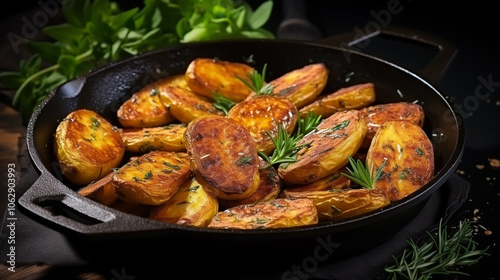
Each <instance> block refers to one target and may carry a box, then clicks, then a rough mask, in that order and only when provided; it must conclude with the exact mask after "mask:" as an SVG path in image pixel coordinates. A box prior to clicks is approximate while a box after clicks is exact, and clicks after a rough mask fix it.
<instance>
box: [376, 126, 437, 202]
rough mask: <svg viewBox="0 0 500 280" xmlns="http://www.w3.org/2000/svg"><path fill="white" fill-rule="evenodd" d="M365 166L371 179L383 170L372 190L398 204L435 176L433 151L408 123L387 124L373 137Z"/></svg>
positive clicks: (418, 130) (417, 131) (428, 142)
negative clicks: (398, 201) (379, 170)
mask: <svg viewBox="0 0 500 280" xmlns="http://www.w3.org/2000/svg"><path fill="white" fill-rule="evenodd" d="M366 164H367V166H373V168H371V170H370V172H371V174H372V176H374V173H375V172H377V171H378V169H379V168H380V167H381V166H382V165H383V167H382V173H381V174H382V175H381V176H380V178H379V179H378V180H377V181H376V182H375V188H376V189H379V190H383V191H385V192H386V193H387V195H388V197H389V199H390V200H391V201H395V200H399V199H401V198H403V197H405V196H407V195H409V194H411V193H413V192H414V191H416V190H418V189H419V188H421V187H422V186H423V185H425V184H426V183H427V182H429V181H430V180H431V179H432V176H433V174H434V150H433V147H432V143H431V141H430V140H429V138H428V137H427V135H426V134H425V132H424V131H423V130H422V128H421V127H420V126H419V125H418V124H415V123H413V122H410V121H387V122H385V123H384V124H383V125H382V126H380V127H379V130H378V131H377V133H376V134H375V137H374V138H373V140H372V143H371V145H370V148H369V149H368V154H367V156H366Z"/></svg>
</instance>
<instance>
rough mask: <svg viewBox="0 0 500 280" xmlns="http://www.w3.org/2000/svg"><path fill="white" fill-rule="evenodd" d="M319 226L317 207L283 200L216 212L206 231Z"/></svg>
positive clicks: (303, 202) (308, 203) (306, 201)
mask: <svg viewBox="0 0 500 280" xmlns="http://www.w3.org/2000/svg"><path fill="white" fill-rule="evenodd" d="M316 223H318V213H317V210H316V206H315V205H314V203H313V202H312V200H310V199H293V200H292V199H285V198H277V199H275V200H271V201H267V202H260V203H257V204H245V205H240V206H236V207H233V208H229V209H226V210H225V211H222V212H219V213H217V215H215V217H214V218H213V219H212V221H211V222H210V224H209V225H208V227H209V228H231V229H260V228H287V227H298V226H306V225H314V224H316Z"/></svg>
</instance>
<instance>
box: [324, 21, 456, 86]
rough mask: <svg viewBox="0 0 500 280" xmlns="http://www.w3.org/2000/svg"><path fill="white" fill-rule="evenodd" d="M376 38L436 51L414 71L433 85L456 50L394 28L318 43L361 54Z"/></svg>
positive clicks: (353, 33)
mask: <svg viewBox="0 0 500 280" xmlns="http://www.w3.org/2000/svg"><path fill="white" fill-rule="evenodd" d="M360 34H361V36H360ZM376 36H387V37H392V38H395V39H403V40H407V41H412V42H415V43H420V44H424V45H426V46H429V47H432V48H434V49H435V50H437V54H436V55H435V56H434V58H433V59H432V60H431V61H430V62H429V64H428V65H427V66H425V67H424V68H423V69H419V70H416V71H415V72H417V73H418V74H419V76H422V77H424V78H425V79H427V80H429V81H430V82H433V83H435V84H438V83H439V82H440V81H441V79H442V77H443V76H444V73H445V72H446V69H447V68H448V66H449V64H450V63H451V61H452V60H453V58H454V57H455V55H456V53H457V48H456V47H455V46H454V45H453V44H451V43H450V42H448V41H446V40H443V39H441V38H439V37H437V36H434V35H432V34H429V33H426V32H424V31H421V30H414V29H409V28H403V27H395V26H386V27H384V28H381V29H378V30H377V31H375V32H372V33H369V34H364V33H362V32H359V30H358V31H357V32H356V31H355V30H354V29H353V31H349V32H346V33H341V34H338V35H334V36H332V37H328V38H323V39H320V40H318V42H319V43H323V44H326V45H330V46H335V47H340V48H345V49H349V50H354V51H359V52H362V51H363V50H362V49H363V47H366V46H368V44H369V43H370V39H371V38H373V37H376Z"/></svg>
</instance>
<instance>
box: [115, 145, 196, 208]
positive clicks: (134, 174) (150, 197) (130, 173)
mask: <svg viewBox="0 0 500 280" xmlns="http://www.w3.org/2000/svg"><path fill="white" fill-rule="evenodd" d="M190 175H191V170H190V163H189V157H188V155H187V154H186V153H175V152H165V151H152V152H149V153H147V154H144V155H142V156H140V157H138V158H137V159H135V160H133V161H130V162H129V163H127V164H125V165H124V166H122V167H120V168H119V169H118V170H116V171H115V172H114V176H113V181H112V182H113V185H114V186H115V188H116V193H117V195H118V198H119V199H120V200H122V201H124V202H127V203H132V204H146V205H160V204H162V203H165V202H166V201H167V200H168V199H169V198H170V197H172V195H173V194H174V193H175V192H176V191H177V189H178V188H179V186H180V185H181V184H183V183H184V182H185V181H186V180H187V179H188V178H189V177H190Z"/></svg>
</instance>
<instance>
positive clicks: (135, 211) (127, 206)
mask: <svg viewBox="0 0 500 280" xmlns="http://www.w3.org/2000/svg"><path fill="white" fill-rule="evenodd" d="M109 207H111V208H113V209H116V210H118V211H121V212H124V213H127V214H131V215H134V216H138V217H142V218H147V217H148V216H149V213H150V212H151V210H152V209H153V207H154V206H152V205H145V204H132V203H127V202H123V201H121V200H117V201H116V202H115V203H113V204H111V205H109Z"/></svg>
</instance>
